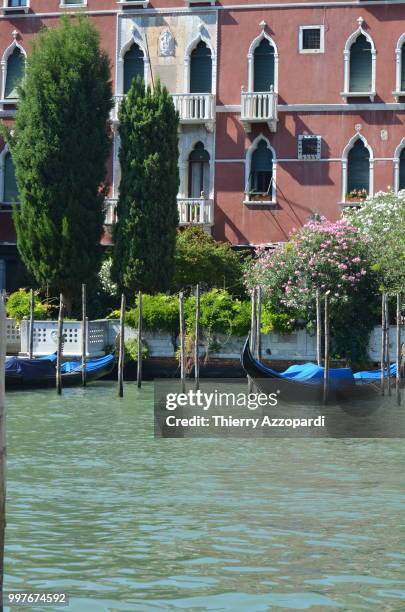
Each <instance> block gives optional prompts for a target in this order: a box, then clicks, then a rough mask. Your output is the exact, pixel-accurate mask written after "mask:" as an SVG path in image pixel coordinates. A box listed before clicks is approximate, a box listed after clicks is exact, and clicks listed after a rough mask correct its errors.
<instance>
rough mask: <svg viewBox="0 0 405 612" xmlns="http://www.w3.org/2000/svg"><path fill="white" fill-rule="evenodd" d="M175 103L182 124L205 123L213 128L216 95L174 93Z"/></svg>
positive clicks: (208, 127)
mask: <svg viewBox="0 0 405 612" xmlns="http://www.w3.org/2000/svg"><path fill="white" fill-rule="evenodd" d="M172 98H173V103H174V107H175V109H176V110H177V111H178V113H179V117H180V124H189V125H190V124H191V125H192V124H194V125H196V124H203V125H205V126H206V128H207V129H208V130H212V128H213V125H214V122H215V97H214V96H213V94H210V93H200V94H197V93H183V94H173V95H172Z"/></svg>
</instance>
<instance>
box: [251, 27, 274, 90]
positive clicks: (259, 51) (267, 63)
mask: <svg viewBox="0 0 405 612" xmlns="http://www.w3.org/2000/svg"><path fill="white" fill-rule="evenodd" d="M272 85H273V86H274V47H273V45H271V44H270V43H269V41H268V40H267V38H263V40H262V42H261V43H260V45H258V46H257V47H256V49H255V51H254V73H253V90H254V91H270V87H271V86H272Z"/></svg>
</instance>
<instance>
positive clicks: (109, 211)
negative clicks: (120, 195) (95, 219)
mask: <svg viewBox="0 0 405 612" xmlns="http://www.w3.org/2000/svg"><path fill="white" fill-rule="evenodd" d="M116 223H117V198H107V199H106V200H105V202H104V225H107V226H111V225H115V224H116Z"/></svg>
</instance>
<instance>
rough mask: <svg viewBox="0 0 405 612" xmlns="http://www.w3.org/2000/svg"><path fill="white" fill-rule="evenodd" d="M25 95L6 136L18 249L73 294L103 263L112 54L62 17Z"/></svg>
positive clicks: (46, 35) (47, 33)
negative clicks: (14, 181) (14, 193)
mask: <svg viewBox="0 0 405 612" xmlns="http://www.w3.org/2000/svg"><path fill="white" fill-rule="evenodd" d="M19 97H20V101H19V104H18V110H17V116H16V123H15V129H14V131H13V132H12V133H10V132H9V133H8V134H6V138H7V140H8V142H9V146H10V149H11V154H12V157H13V160H14V164H15V168H16V177H17V184H18V189H19V194H20V205H19V206H16V207H15V212H14V221H15V226H16V230H17V246H18V250H19V252H20V254H21V257H22V259H23V261H24V263H25V265H26V267H27V268H28V270H29V271H30V272H31V273H32V274H33V275H34V277H35V279H36V281H37V282H38V283H39V284H40V285H42V286H45V285H49V286H50V287H53V288H55V289H60V290H62V291H63V292H64V293H65V295H66V297H67V299H68V300H72V299H73V298H74V296H75V294H76V293H77V291H78V289H79V287H80V285H81V283H83V282H91V280H92V279H93V278H94V277H95V275H96V274H97V272H98V269H99V263H100V258H101V252H100V250H101V249H100V237H101V233H102V226H103V212H102V205H103V199H104V196H105V183H104V181H105V174H106V170H105V168H106V161H107V159H108V156H109V151H110V135H109V128H108V118H109V113H110V110H111V107H112V87H111V81H110V67H109V60H108V57H107V54H106V53H105V52H104V51H103V50H101V48H100V41H99V34H98V32H97V30H96V29H95V28H94V26H93V25H92V24H91V22H90V21H89V20H88V19H86V18H64V19H63V20H62V22H61V24H60V25H59V26H58V27H55V28H51V29H49V30H44V31H43V32H41V33H40V34H39V35H38V37H37V38H36V39H35V41H34V43H33V45H32V49H31V53H30V54H29V57H28V60H27V65H26V75H25V79H24V81H23V83H22V84H21V86H20V88H19Z"/></svg>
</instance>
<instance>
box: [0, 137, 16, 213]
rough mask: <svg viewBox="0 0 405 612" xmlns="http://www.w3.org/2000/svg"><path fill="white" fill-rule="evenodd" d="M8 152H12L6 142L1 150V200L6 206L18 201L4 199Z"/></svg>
mask: <svg viewBox="0 0 405 612" xmlns="http://www.w3.org/2000/svg"><path fill="white" fill-rule="evenodd" d="M7 153H10V149H9V148H8V144H5V145H4V147H3V149H2V151H0V202H1V203H2V204H4V205H6V206H12V204H16V203H17V202H6V201H5V199H4V189H5V181H4V179H5V162H6V155H7Z"/></svg>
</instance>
